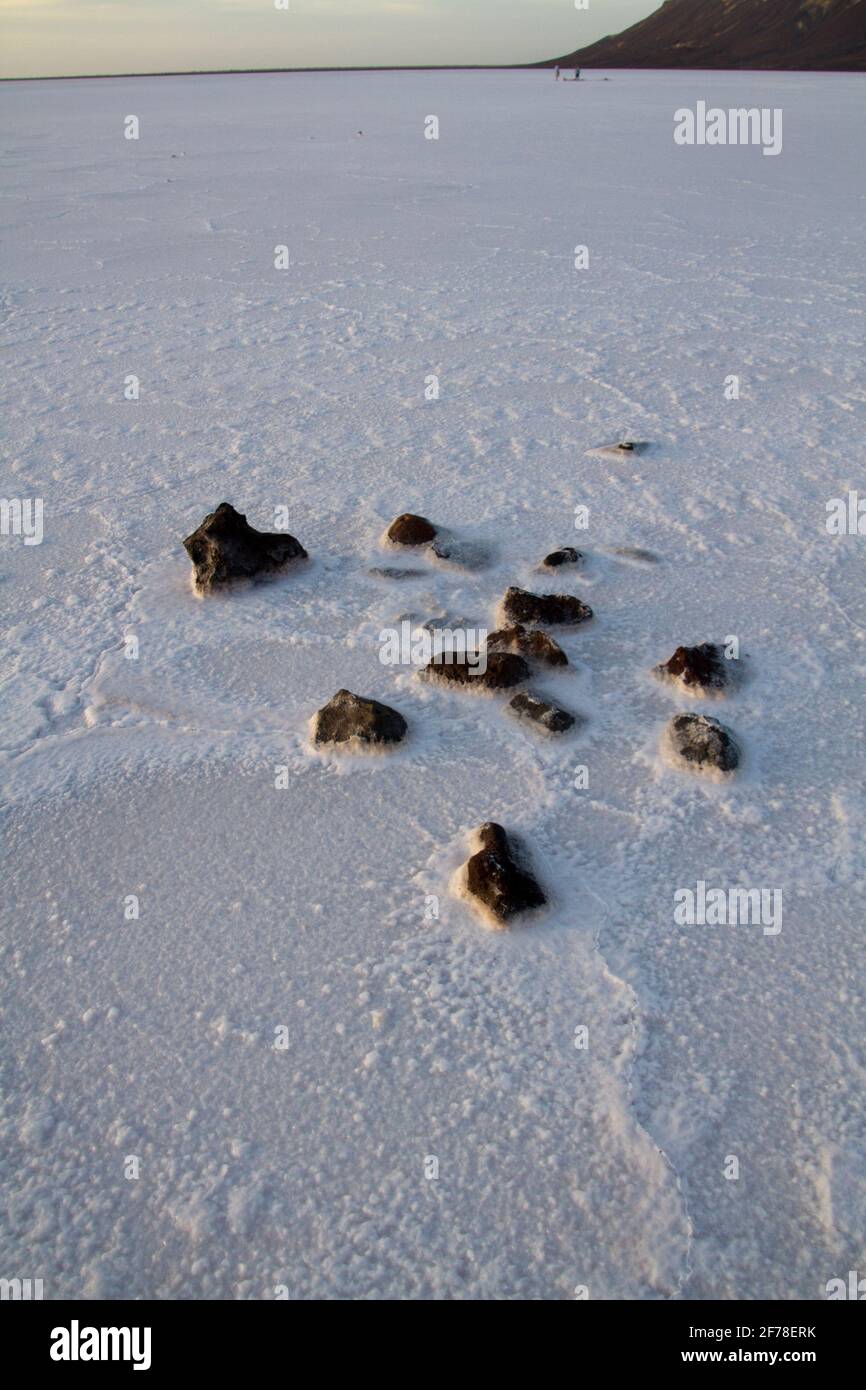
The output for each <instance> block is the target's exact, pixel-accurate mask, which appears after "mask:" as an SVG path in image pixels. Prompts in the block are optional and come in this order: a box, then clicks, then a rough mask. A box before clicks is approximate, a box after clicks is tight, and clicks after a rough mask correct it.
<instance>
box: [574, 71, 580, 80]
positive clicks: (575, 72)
mask: <svg viewBox="0 0 866 1390" xmlns="http://www.w3.org/2000/svg"><path fill="white" fill-rule="evenodd" d="M574 80H575V82H579V81H580V68H575V69H574Z"/></svg>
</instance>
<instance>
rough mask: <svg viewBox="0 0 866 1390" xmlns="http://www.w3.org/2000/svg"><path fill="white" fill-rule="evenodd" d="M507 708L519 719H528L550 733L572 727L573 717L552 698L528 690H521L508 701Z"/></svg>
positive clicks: (557, 732)
mask: <svg viewBox="0 0 866 1390" xmlns="http://www.w3.org/2000/svg"><path fill="white" fill-rule="evenodd" d="M508 708H509V709H510V710H512V711H513V712H514V714H516V715H518V716H519V717H520V718H521V719H529V720H531V721H532V723H533V724H538V725H540V726H541V728H542V729H546V730H547V731H548V733H551V734H564V733H565V732H566V731H567V730H568V729H571V728H573V727H574V724H575V722H576V721H575V717H574V715H573V714H569V712H568V710H567V709H562V708H561V707H560V706H559V705H555V704H554V703H553V702H552V700H542V699H541V698H540V697H539V696H538V695H532V694H531V693H530V692H529V691H528V690H522V691H521V692H520V694H519V695H515V696H514V697H513V698H512V699H511V700H509V701H508Z"/></svg>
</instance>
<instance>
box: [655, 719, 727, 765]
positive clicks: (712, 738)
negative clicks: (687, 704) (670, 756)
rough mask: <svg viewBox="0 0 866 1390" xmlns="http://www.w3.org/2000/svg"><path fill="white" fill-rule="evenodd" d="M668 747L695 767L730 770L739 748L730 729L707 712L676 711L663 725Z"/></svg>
mask: <svg viewBox="0 0 866 1390" xmlns="http://www.w3.org/2000/svg"><path fill="white" fill-rule="evenodd" d="M667 735H668V739H669V741H670V746H671V749H672V751H673V752H674V753H675V754H676V755H677V757H678V758H680V759H681V760H682V761H683V762H686V763H689V764H691V765H692V766H693V767H694V768H696V769H702V768H713V769H715V770H716V771H718V772H733V770H734V768H736V767H738V766H739V763H740V750H739V748H738V747H737V744H736V742H735V741H734V737H733V735H732V733H731V731H730V729H728V728H726V727H725V725H724V724H720V723H719V721H718V719H711V718H710V716H709V715H707V714H677V715H674V718H673V719H671V721H670V722H669V724H668V726H667Z"/></svg>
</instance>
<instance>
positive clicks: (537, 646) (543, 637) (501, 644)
mask: <svg viewBox="0 0 866 1390" xmlns="http://www.w3.org/2000/svg"><path fill="white" fill-rule="evenodd" d="M487 650H488V651H489V652H491V651H506V652H519V654H520V655H521V656H528V657H530V658H531V659H533V660H535V661H543V662H544V663H545V665H547V666H567V665H568V657H567V656H566V655H565V652H564V651H563V650H562V647H561V646H560V645H559V643H558V642H557V641H556V640H555V638H553V637H551V636H550V633H549V632H542V630H541V628H538V627H523V626H522V624H521V623H515V625H514V627H501V628H499V629H498V630H497V631H496V632H491V634H490V636H489V637H488V638H487Z"/></svg>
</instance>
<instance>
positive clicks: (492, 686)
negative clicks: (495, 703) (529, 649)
mask: <svg viewBox="0 0 866 1390" xmlns="http://www.w3.org/2000/svg"><path fill="white" fill-rule="evenodd" d="M448 657H449V653H447V652H444V653H443V655H442V657H438V658H437V657H434V659H433V660H432V661H430V662H428V664H427V665H426V666H425V667H424V671H425V673H426V674H427V675H428V676H433V677H434V678H435V679H436V680H441V681H449V682H450V683H451V684H452V685H464V686H468V687H469V688H470V689H471V688H473V687H474V688H475V689H478V690H510V689H511V687H512V686H515V685H522V683H523V682H524V681H526V680H529V677H530V675H531V672H530V669H529V667H528V666H527V664H526V662H525V661H524V660H523V657H522V656H516V655H515V654H514V653H512V652H491V651H488V652H487V667H486V669H484V667H483V663H481V664H476V665H470V663H469V662H467V661H450V660H449V659H448Z"/></svg>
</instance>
